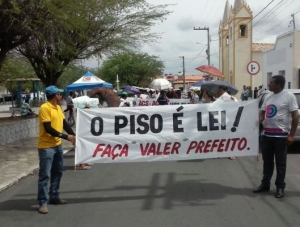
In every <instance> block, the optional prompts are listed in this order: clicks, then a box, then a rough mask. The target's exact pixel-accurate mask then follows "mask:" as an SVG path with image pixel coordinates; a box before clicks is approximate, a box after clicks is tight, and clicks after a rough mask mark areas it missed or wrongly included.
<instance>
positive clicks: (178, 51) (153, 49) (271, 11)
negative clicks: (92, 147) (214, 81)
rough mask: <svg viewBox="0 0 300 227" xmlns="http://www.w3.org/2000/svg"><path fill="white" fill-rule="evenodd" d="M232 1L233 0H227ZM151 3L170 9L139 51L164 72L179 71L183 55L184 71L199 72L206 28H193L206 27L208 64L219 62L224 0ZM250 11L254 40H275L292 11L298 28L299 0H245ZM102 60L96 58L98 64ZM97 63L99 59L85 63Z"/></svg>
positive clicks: (158, 0)
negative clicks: (153, 40) (157, 62)
mask: <svg viewBox="0 0 300 227" xmlns="http://www.w3.org/2000/svg"><path fill="white" fill-rule="evenodd" d="M228 1H229V5H232V6H233V5H234V2H235V0H228ZM147 2H148V3H150V4H153V5H161V4H170V6H169V7H168V8H167V9H168V10H170V11H172V13H171V14H170V15H169V16H168V17H167V19H166V20H165V21H163V22H159V23H158V24H157V25H156V26H154V27H153V28H152V32H155V33H158V34H160V36H161V38H160V39H159V40H157V42H156V43H154V44H151V45H147V44H146V45H144V46H142V47H140V50H141V51H142V52H145V53H148V54H149V55H155V56H158V57H159V58H160V60H161V61H163V62H164V65H165V70H164V74H172V75H182V71H183V67H182V66H183V59H182V56H184V58H185V75H197V74H198V75H199V74H200V72H199V71H197V70H195V68H196V67H198V66H200V65H206V64H207V63H208V62H207V55H206V52H205V50H206V48H207V43H208V40H207V31H206V30H194V28H204V27H209V32H210V37H211V42H210V54H211V59H210V62H211V65H214V66H215V67H218V66H219V39H218V31H219V25H220V20H222V19H223V14H224V8H225V4H226V0H147ZM245 2H246V3H247V4H248V5H249V7H250V9H251V10H252V12H253V17H254V19H253V31H254V32H253V42H255V43H275V42H276V37H277V36H279V35H281V34H284V33H286V32H288V31H291V30H292V29H293V26H292V24H291V23H290V22H291V20H292V17H291V14H295V24H296V29H297V30H300V1H299V0H245ZM101 61H102V60H100V62H99V64H100V66H101ZM84 65H85V66H87V67H91V68H97V67H98V60H97V59H91V60H89V61H86V62H85V63H84Z"/></svg>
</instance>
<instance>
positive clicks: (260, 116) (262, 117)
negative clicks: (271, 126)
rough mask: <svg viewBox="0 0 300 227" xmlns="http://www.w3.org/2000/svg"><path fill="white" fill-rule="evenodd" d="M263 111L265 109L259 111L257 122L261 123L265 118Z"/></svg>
mask: <svg viewBox="0 0 300 227" xmlns="http://www.w3.org/2000/svg"><path fill="white" fill-rule="evenodd" d="M265 112H266V111H263V110H261V111H260V113H259V123H260V124H262V122H263V121H264V120H265Z"/></svg>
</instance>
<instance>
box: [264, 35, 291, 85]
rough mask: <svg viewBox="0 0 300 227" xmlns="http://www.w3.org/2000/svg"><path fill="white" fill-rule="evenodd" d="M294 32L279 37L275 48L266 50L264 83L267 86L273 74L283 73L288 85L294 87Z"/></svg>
mask: <svg viewBox="0 0 300 227" xmlns="http://www.w3.org/2000/svg"><path fill="white" fill-rule="evenodd" d="M293 52H294V51H293V32H290V33H287V34H284V35H281V36H279V37H278V38H277V40H276V44H275V48H274V49H273V50H269V51H266V52H264V56H263V85H264V86H267V85H268V83H269V80H270V77H271V76H274V75H283V76H285V79H286V87H285V88H289V87H288V85H289V84H290V88H293V87H292V85H293V83H292V82H293V58H294V55H293Z"/></svg>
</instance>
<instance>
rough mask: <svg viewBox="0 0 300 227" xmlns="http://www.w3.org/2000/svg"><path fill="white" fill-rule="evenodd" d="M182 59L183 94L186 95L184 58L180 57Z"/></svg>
mask: <svg viewBox="0 0 300 227" xmlns="http://www.w3.org/2000/svg"><path fill="white" fill-rule="evenodd" d="M180 58H182V68H183V69H182V76H183V94H186V90H185V63H184V56H180Z"/></svg>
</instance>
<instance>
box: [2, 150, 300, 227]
mask: <svg viewBox="0 0 300 227" xmlns="http://www.w3.org/2000/svg"><path fill="white" fill-rule="evenodd" d="M299 162H300V155H299V154H297V153H292V154H289V156H288V163H289V166H288V171H287V188H286V196H285V197H284V198H283V199H275V198H274V196H273V193H274V189H275V187H274V185H272V191H271V192H268V193H265V194H260V195H257V194H253V193H252V189H253V188H255V187H256V186H258V185H259V182H260V178H261V172H262V161H261V160H260V161H259V162H257V160H256V158H255V157H246V158H237V159H236V160H235V161H230V160H229V159H211V160H195V161H179V162H156V163H127V164H96V165H94V166H93V167H92V169H91V170H87V171H83V170H77V171H74V166H73V164H72V163H74V152H68V153H67V154H66V155H65V172H64V176H63V180H62V185H61V197H62V198H65V199H67V200H68V202H69V204H67V205H64V206H53V205H49V213H48V214H47V215H41V214H39V213H38V212H37V207H38V206H37V201H36V189H37V175H36V174H33V175H31V176H29V177H27V178H25V179H23V180H22V181H21V182H20V183H18V184H16V185H14V186H12V187H10V188H9V189H7V190H5V191H3V192H2V193H0V220H1V222H0V223H1V226H9V227H19V226H22V227H29V226H31V227H35V226H40V225H41V224H42V225H43V226H44V227H47V226H49V227H50V226H51V227H52V226H56V225H59V226H73V227H77V226H78V227H79V226H80V227H82V226H105V227H106V226H107V227H110V226H124V227H131V226H143V227H148V226H149V227H150V226H170V227H171V226H172V227H173V226H216V227H219V226H222V227H223V226H224V227H227V226H228V227H229V226H230V227H233V226H237V227H241V226H245V227H247V226H249V227H250V226H251V227H253V226H257V227H260V226H264V227H268V226H270V227H277V226H278V227H282V226H285V227H296V226H299V225H300V184H299V182H300V178H299V177H300V168H299Z"/></svg>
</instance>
